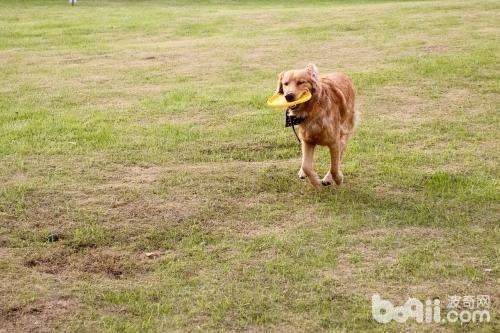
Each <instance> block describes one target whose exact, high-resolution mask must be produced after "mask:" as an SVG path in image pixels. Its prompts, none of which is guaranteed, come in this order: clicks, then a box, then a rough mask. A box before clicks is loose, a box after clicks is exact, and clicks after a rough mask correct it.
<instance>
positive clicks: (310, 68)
mask: <svg viewBox="0 0 500 333" xmlns="http://www.w3.org/2000/svg"><path fill="white" fill-rule="evenodd" d="M306 71H307V72H308V73H309V74H311V76H313V77H314V78H316V79H317V78H318V67H316V65H315V64H309V65H307V66H306Z"/></svg>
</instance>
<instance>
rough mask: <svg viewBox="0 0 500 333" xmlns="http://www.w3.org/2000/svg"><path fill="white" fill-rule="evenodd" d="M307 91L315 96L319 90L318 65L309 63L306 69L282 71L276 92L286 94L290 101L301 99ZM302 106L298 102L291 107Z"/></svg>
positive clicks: (294, 108)
mask: <svg viewBox="0 0 500 333" xmlns="http://www.w3.org/2000/svg"><path fill="white" fill-rule="evenodd" d="M307 91H309V92H310V93H311V94H312V95H313V96H314V94H315V93H316V92H317V91H318V69H317V68H316V65H314V64H309V65H307V67H306V68H304V69H296V70H289V71H286V72H282V73H280V75H279V76H278V86H277V87H276V92H277V93H279V94H283V95H285V98H286V100H287V101H288V102H293V101H295V100H297V99H299V98H300V97H302V95H303V94H304V93H306V92H307ZM304 104H305V103H304ZM301 106H303V104H298V105H296V106H294V107H291V108H290V109H291V110H296V109H298V108H300V107H301Z"/></svg>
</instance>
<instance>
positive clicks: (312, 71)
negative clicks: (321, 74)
mask: <svg viewBox="0 0 500 333" xmlns="http://www.w3.org/2000/svg"><path fill="white" fill-rule="evenodd" d="M306 71H307V73H309V75H311V82H312V86H313V88H312V90H313V91H312V92H315V91H316V90H317V89H318V88H319V86H318V68H317V67H316V65H315V64H309V65H307V66H306Z"/></svg>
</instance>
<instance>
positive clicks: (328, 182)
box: [321, 172, 333, 186]
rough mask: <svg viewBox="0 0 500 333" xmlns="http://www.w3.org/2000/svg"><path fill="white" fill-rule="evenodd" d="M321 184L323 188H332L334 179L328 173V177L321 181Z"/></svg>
mask: <svg viewBox="0 0 500 333" xmlns="http://www.w3.org/2000/svg"><path fill="white" fill-rule="evenodd" d="M321 184H322V185H323V186H330V185H332V184H333V177H332V174H331V173H330V172H328V173H327V174H326V176H325V177H324V178H323V179H322V180H321Z"/></svg>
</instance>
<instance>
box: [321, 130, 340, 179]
mask: <svg viewBox="0 0 500 333" xmlns="http://www.w3.org/2000/svg"><path fill="white" fill-rule="evenodd" d="M328 148H330V172H328V173H327V174H326V176H325V178H323V180H322V181H321V183H322V184H323V185H325V186H328V185H332V183H333V181H335V183H336V184H337V185H340V184H342V182H343V181H344V175H343V174H342V171H340V155H341V151H340V150H341V147H340V142H339V140H335V143H333V144H331V145H329V146H328Z"/></svg>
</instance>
